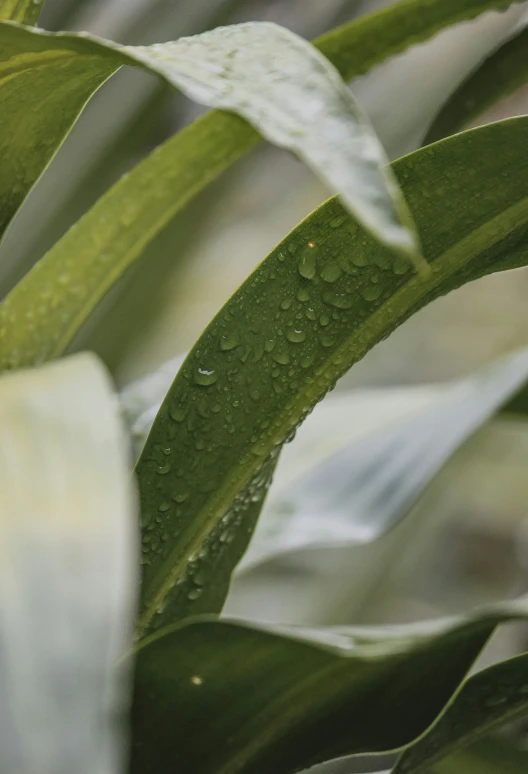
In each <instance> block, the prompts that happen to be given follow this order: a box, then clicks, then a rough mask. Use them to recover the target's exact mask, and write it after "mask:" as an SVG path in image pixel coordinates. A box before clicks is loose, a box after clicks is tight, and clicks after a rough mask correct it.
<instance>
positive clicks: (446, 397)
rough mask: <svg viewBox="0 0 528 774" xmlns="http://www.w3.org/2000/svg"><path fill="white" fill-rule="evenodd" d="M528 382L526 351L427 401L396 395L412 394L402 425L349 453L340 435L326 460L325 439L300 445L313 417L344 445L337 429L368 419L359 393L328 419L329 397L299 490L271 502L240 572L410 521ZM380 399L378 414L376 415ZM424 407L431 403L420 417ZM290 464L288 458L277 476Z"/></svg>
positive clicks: (436, 391)
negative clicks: (313, 432) (437, 480)
mask: <svg viewBox="0 0 528 774" xmlns="http://www.w3.org/2000/svg"><path fill="white" fill-rule="evenodd" d="M527 381H528V351H527V350H524V351H522V352H520V353H516V354H515V355H513V356H511V357H509V358H505V359H503V360H501V361H500V362H498V363H496V364H494V365H493V366H491V367H488V368H485V369H482V371H480V372H478V373H477V374H475V375H473V376H471V377H469V378H468V379H464V380H461V381H459V382H455V383H453V384H447V385H434V386H431V387H429V388H427V390H426V392H425V393H424V394H422V393H421V392H420V390H417V389H416V388H414V389H410V390H408V391H406V390H400V391H398V392H397V393H396V394H395V392H394V391H393V390H387V391H386V392H387V393H388V394H387V397H386V401H387V402H389V401H390V402H394V401H398V400H403V398H404V396H405V394H406V393H407V392H408V394H409V397H408V401H409V404H412V403H413V402H415V403H416V404H417V410H416V411H413V412H412V413H411V414H410V416H409V417H408V418H405V419H404V420H403V421H395V420H394V416H392V415H389V416H388V422H389V426H388V427H386V428H384V429H383V430H381V431H378V432H373V433H372V434H369V435H368V436H366V437H363V438H359V439H358V440H356V441H354V442H351V443H350V442H349V443H343V436H342V435H341V444H342V446H341V448H335V447H333V446H331V445H330V443H329V442H327V444H326V445H327V447H328V448H329V453H328V454H327V455H326V456H324V455H321V453H320V451H319V447H320V446H321V445H322V444H324V442H323V441H322V439H318V438H314V437H312V436H310V435H309V434H307V436H306V438H305V437H304V431H305V429H306V430H308V429H309V426H310V423H311V422H312V420H313V418H315V415H316V414H317V413H318V412H319V411H320V410H321V420H322V424H321V429H322V430H323V428H324V431H325V432H327V433H329V434H330V435H337V436H338V437H339V428H338V426H337V423H341V425H343V424H345V425H346V424H347V423H348V422H349V423H350V425H351V426H350V432H353V431H354V421H355V424H356V425H357V424H360V422H361V416H360V412H361V411H362V410H365V403H364V401H363V400H362V396H361V393H360V394H359V395H357V394H356V393H352V394H350V395H338V396H336V397H337V398H338V400H339V404H340V405H339V407H338V410H337V411H335V412H332V414H330V411H326V410H325V409H326V407H327V405H328V409H331V408H332V406H331V404H332V398H331V397H330V396H329V397H327V398H326V399H325V401H324V402H323V403H322V404H321V406H320V408H319V407H317V408H316V410H315V412H314V415H313V416H312V417H310V418H309V419H308V420H307V422H306V423H305V424H304V425H303V427H302V428H301V429H300V432H299V433H298V436H297V438H296V440H295V442H294V445H293V447H292V451H295V448H298V454H299V456H301V458H302V460H303V462H304V465H303V466H302V467H301V466H300V465H299V464H298V465H297V473H296V477H295V480H294V481H293V482H290V484H289V485H288V486H286V487H284V488H283V489H282V491H281V492H279V493H277V494H275V496H273V495H272V496H271V498H270V501H269V504H268V506H267V507H266V508H265V510H264V513H263V516H262V519H261V521H260V523H259V526H258V528H257V530H256V533H255V535H254V537H253V539H252V541H251V544H250V547H249V550H248V552H247V555H246V556H245V558H244V561H243V567H244V568H247V567H251V566H252V565H255V564H258V563H260V562H263V561H266V560H268V559H271V558H274V557H276V556H277V555H278V554H280V553H284V552H288V551H293V550H299V549H305V548H315V547H322V546H324V547H328V546H343V545H346V544H347V543H348V544H360V543H366V542H370V541H372V540H374V539H376V538H377V537H379V536H380V535H382V534H383V533H384V532H386V531H387V530H388V529H390V528H392V527H393V526H395V525H396V524H398V522H399V521H400V520H401V519H402V518H404V517H405V516H406V515H407V513H408V512H409V510H410V509H411V508H412V506H413V505H414V504H415V503H416V501H417V500H418V498H419V497H420V495H421V494H422V493H423V492H424V490H425V489H426V488H427V486H428V485H429V484H430V483H431V481H432V480H433V478H434V477H435V475H436V474H437V473H438V472H439V471H440V470H441V468H442V467H443V466H444V464H445V463H446V461H447V460H448V459H449V458H450V457H451V455H452V454H453V453H454V452H455V451H456V449H458V448H459V447H460V446H461V445H462V444H463V443H464V442H465V441H466V440H467V439H468V438H469V437H470V436H471V435H472V434H473V433H474V432H475V431H476V430H477V429H478V428H479V427H481V426H482V425H483V424H484V423H485V422H486V421H487V420H488V419H489V418H490V417H491V416H493V414H495V413H496V412H497V411H498V410H500V407H501V405H503V404H504V403H505V402H507V401H508V400H509V398H510V396H511V395H512V394H513V393H515V392H516V391H517V390H518V388H519V386H524V385H525V384H526V383H527ZM371 392H372V399H373V405H372V407H371V409H370V410H371V411H378V412H380V411H382V410H383V408H384V407H383V404H382V402H381V398H382V396H383V392H384V391H382V390H378V391H371ZM376 393H380V394H379V395H377V397H378V402H379V404H378V406H377V407H374V398H375V397H376ZM399 393H401V394H399ZM420 399H422V400H423V401H424V402H425V401H427V403H426V405H425V407H423V408H422V409H421V410H420V408H419V406H420V403H419V401H420ZM355 402H357V404H358V408H357V411H356V412H355V414H354V413H353V408H354V404H355ZM396 406H397V404H396ZM387 408H388V407H387ZM402 409H403V406H402ZM402 409H400V410H402ZM300 441H302V442H303V446H299V445H298V444H299V442H300ZM323 448H324V446H323ZM287 453H288V450H286V454H287ZM286 462H287V459H285V458H284V455H283V457H282V461H281V467H282V466H283V465H284V464H285V463H286ZM279 477H280V473H279Z"/></svg>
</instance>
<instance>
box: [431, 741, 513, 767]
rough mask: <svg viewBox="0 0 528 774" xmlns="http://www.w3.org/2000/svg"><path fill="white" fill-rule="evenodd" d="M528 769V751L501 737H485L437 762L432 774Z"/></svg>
mask: <svg viewBox="0 0 528 774" xmlns="http://www.w3.org/2000/svg"><path fill="white" fill-rule="evenodd" d="M527 771H528V751H526V750H521V749H518V748H517V747H514V746H513V745H512V744H508V743H507V742H506V741H501V740H499V739H485V740H483V741H482V742H478V743H477V744H475V745H473V746H472V747H470V748H469V749H468V750H464V751H463V752H458V753H455V754H454V755H451V756H450V757H449V758H447V759H446V760H444V761H442V762H441V763H439V764H437V765H436V766H435V767H434V771H433V772H432V774H526V772H527Z"/></svg>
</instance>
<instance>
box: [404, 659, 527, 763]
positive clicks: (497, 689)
mask: <svg viewBox="0 0 528 774" xmlns="http://www.w3.org/2000/svg"><path fill="white" fill-rule="evenodd" d="M527 667H528V654H526V653H523V654H522V655H521V656H516V657H515V658H512V659H508V660H507V661H503V662H502V663H500V664H494V665H493V666H491V667H488V669H484V670H482V671H481V672H477V674H476V675H473V677H470V678H469V679H468V680H467V681H466V682H465V683H464V685H463V686H462V688H461V690H460V692H459V693H458V695H457V696H456V698H455V700H454V701H453V702H452V703H451V704H450V705H449V706H448V707H447V709H446V710H445V712H444V713H443V714H442V715H441V717H440V718H439V720H438V721H437V722H436V723H435V724H434V725H433V726H432V727H431V728H430V729H429V731H428V732H427V733H426V734H425V735H424V736H423V737H422V738H421V739H419V740H418V741H417V742H416V743H415V744H413V745H412V747H409V748H408V749H407V750H405V751H404V752H403V753H402V755H401V757H400V759H399V761H398V763H397V764H396V766H395V767H394V769H393V774H419V772H426V771H429V770H430V768H431V767H432V766H434V764H435V763H437V762H438V761H441V760H443V759H444V758H446V757H447V756H448V755H451V753H453V752H455V751H456V750H459V749H462V748H464V747H466V746H467V745H470V744H473V743H474V742H476V741H479V740H480V739H483V738H485V737H486V736H487V735H488V734H489V733H491V732H492V731H494V730H496V729H498V728H500V727H501V726H502V725H504V724H506V723H509V722H510V721H512V720H515V719H516V718H520V717H523V716H524V715H526V714H528V669H527Z"/></svg>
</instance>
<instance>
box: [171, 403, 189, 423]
mask: <svg viewBox="0 0 528 774" xmlns="http://www.w3.org/2000/svg"><path fill="white" fill-rule="evenodd" d="M169 416H170V418H171V419H173V420H174V421H175V422H183V420H184V419H185V417H186V416H187V409H185V408H182V406H173V407H171V408H170V409H169Z"/></svg>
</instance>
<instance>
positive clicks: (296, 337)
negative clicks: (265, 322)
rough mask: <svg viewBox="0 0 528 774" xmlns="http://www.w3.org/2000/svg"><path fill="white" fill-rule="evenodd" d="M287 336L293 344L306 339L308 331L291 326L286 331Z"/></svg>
mask: <svg viewBox="0 0 528 774" xmlns="http://www.w3.org/2000/svg"><path fill="white" fill-rule="evenodd" d="M286 338H287V339H288V341H291V342H292V344H300V343H301V341H304V340H305V339H306V333H305V332H304V331H301V330H298V329H297V328H290V329H289V330H288V331H287V332H286Z"/></svg>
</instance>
